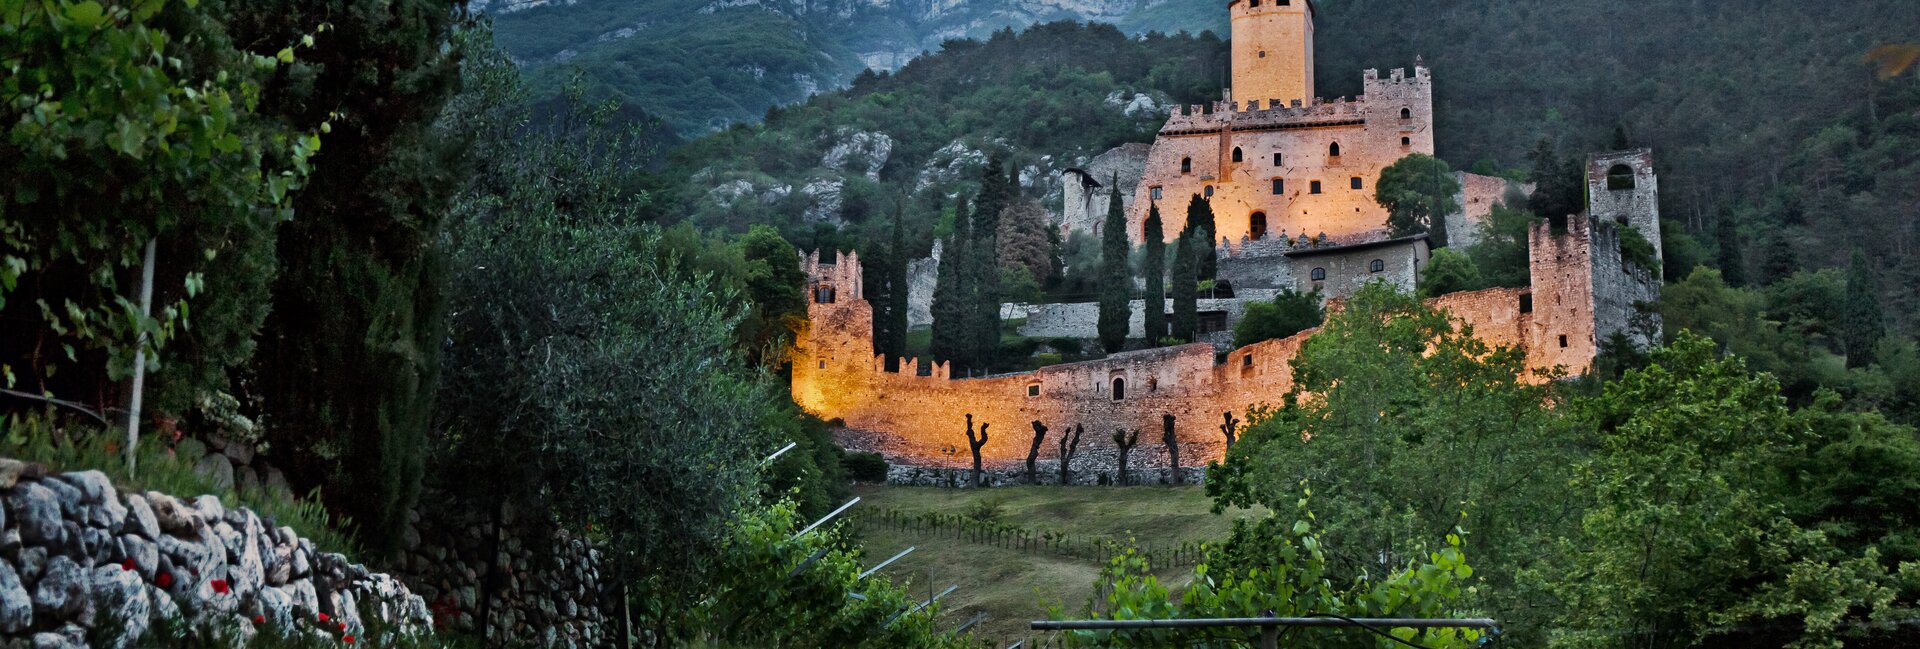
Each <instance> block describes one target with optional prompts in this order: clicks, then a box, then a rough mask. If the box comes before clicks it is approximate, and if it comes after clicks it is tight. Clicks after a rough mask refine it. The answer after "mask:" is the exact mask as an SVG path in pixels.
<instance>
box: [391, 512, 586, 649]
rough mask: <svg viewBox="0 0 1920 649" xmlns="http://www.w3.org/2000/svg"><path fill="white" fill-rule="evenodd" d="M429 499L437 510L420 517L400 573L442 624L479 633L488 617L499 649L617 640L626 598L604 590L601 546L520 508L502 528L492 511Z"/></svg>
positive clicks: (398, 563)
mask: <svg viewBox="0 0 1920 649" xmlns="http://www.w3.org/2000/svg"><path fill="white" fill-rule="evenodd" d="M421 502H422V503H433V506H432V507H422V508H420V510H418V511H416V514H415V515H414V516H413V520H412V522H411V523H410V524H409V526H408V530H406V532H405V536H406V546H407V549H406V551H405V552H403V553H402V554H401V556H400V557H399V558H398V559H397V560H395V561H393V562H392V563H393V566H392V567H393V569H394V571H395V573H396V574H398V575H400V576H401V577H402V578H403V579H405V580H406V581H407V583H408V584H411V585H412V586H413V587H414V589H415V590H416V591H417V592H418V593H420V595H421V597H423V598H425V599H426V601H427V605H428V608H429V609H431V610H432V612H433V615H434V619H435V620H436V622H437V623H439V624H440V625H441V626H442V627H444V628H449V629H454V630H457V631H461V632H467V633H474V634H479V633H480V630H481V625H482V623H483V622H482V617H485V618H486V619H485V621H484V624H485V626H486V631H487V632H486V636H485V637H486V638H488V639H489V640H490V644H491V645H493V646H500V645H514V646H517V645H521V644H533V645H537V646H542V647H567V648H569V649H571V648H576V647H601V646H611V645H612V644H613V642H614V639H615V637H616V636H617V630H616V629H614V628H610V627H608V626H607V623H608V622H609V621H610V620H614V619H617V614H615V613H612V611H616V610H617V609H615V608H613V606H614V604H615V603H617V601H618V599H617V598H613V597H607V596H605V594H604V592H603V590H602V581H601V573H600V568H601V566H602V563H601V556H600V552H599V551H598V550H595V549H593V548H592V547H591V546H590V545H589V544H587V543H586V542H583V541H581V540H579V539H576V538H573V537H571V536H569V535H567V534H566V533H565V532H562V531H560V530H558V529H557V528H555V527H554V525H553V523H552V521H550V520H544V517H541V516H530V515H527V514H526V513H524V512H519V511H517V510H515V509H514V508H512V507H505V508H501V509H500V511H499V512H498V514H499V518H500V521H499V522H500V524H499V525H498V526H496V525H494V524H493V520H492V516H490V515H489V509H490V508H489V507H487V506H484V505H473V504H471V503H465V502H461V501H457V500H450V499H449V498H448V497H446V496H443V495H438V494H426V495H423V496H422V497H421ZM422 512H424V515H422ZM489 557H491V558H492V559H493V562H492V563H491V565H490V564H489V561H488V558H489ZM483 609H484V610H483Z"/></svg>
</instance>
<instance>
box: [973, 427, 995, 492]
mask: <svg viewBox="0 0 1920 649" xmlns="http://www.w3.org/2000/svg"><path fill="white" fill-rule="evenodd" d="M991 425H992V424H989V423H986V422H980V436H979V437H974V436H973V413H967V450H969V451H972V452H973V486H975V487H984V486H986V483H984V482H982V481H981V471H980V448H981V447H983V446H986V445H987V427H988V426H991Z"/></svg>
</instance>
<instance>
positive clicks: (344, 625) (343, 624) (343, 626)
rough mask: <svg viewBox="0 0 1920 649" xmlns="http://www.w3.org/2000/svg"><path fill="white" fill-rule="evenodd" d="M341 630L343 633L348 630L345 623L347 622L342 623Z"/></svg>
mask: <svg viewBox="0 0 1920 649" xmlns="http://www.w3.org/2000/svg"><path fill="white" fill-rule="evenodd" d="M340 630H341V631H345V630H347V623H345V622H341V623H340Z"/></svg>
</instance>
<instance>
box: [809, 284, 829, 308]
mask: <svg viewBox="0 0 1920 649" xmlns="http://www.w3.org/2000/svg"><path fill="white" fill-rule="evenodd" d="M813 301H815V302H818V303H820V304H833V287H831V286H822V287H819V288H816V289H814V290H813Z"/></svg>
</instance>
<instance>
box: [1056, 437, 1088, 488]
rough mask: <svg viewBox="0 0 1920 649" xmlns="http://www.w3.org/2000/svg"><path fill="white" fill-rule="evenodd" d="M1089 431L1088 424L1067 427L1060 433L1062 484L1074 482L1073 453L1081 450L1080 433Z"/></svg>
mask: <svg viewBox="0 0 1920 649" xmlns="http://www.w3.org/2000/svg"><path fill="white" fill-rule="evenodd" d="M1086 431H1087V425H1086V424H1080V425H1078V426H1074V427H1073V428H1069V429H1067V432H1066V433H1062V434H1061V435H1060V486H1062V487H1064V486H1067V485H1068V484H1072V482H1071V480H1070V479H1071V478H1072V477H1073V468H1072V465H1073V454H1074V453H1076V452H1078V451H1079V450H1080V434H1081V433H1084V432H1086Z"/></svg>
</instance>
